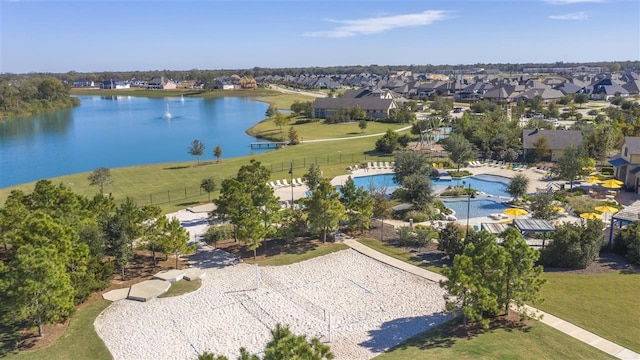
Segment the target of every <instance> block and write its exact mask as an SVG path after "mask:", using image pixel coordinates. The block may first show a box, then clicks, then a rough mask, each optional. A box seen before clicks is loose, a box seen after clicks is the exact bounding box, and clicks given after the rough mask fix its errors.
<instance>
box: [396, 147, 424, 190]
mask: <svg viewBox="0 0 640 360" xmlns="http://www.w3.org/2000/svg"><path fill="white" fill-rule="evenodd" d="M394 160H395V164H394V173H393V181H395V182H396V183H397V184H403V182H404V179H405V178H406V177H408V176H410V175H416V174H417V175H423V176H424V175H427V174H429V172H430V170H431V169H430V166H429V163H428V159H427V156H426V155H425V154H423V153H419V152H414V151H401V152H398V153H397V154H396V155H395V158H394Z"/></svg>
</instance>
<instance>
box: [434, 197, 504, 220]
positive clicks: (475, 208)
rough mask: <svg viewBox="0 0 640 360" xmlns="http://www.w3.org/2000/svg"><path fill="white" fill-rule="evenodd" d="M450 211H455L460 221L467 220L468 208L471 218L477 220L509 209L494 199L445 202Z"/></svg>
mask: <svg viewBox="0 0 640 360" xmlns="http://www.w3.org/2000/svg"><path fill="white" fill-rule="evenodd" d="M442 202H443V203H444V204H445V205H446V206H447V207H448V208H449V209H451V210H453V211H455V217H456V218H458V220H461V219H466V218H467V206H468V207H469V217H470V218H476V217H481V216H489V214H495V213H499V214H501V213H503V212H504V211H505V210H506V209H508V208H509V207H508V206H506V205H505V204H503V203H502V202H500V201H496V200H492V199H477V198H476V199H471V201H470V202H469V203H467V200H466V199H465V200H443V201H442Z"/></svg>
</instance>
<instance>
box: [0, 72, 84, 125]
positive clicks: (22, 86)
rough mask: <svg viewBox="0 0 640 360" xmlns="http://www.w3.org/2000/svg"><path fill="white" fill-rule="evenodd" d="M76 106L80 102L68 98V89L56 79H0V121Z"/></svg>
mask: <svg viewBox="0 0 640 360" xmlns="http://www.w3.org/2000/svg"><path fill="white" fill-rule="evenodd" d="M78 105H80V100H78V99H77V98H74V97H71V96H69V87H68V86H67V85H65V84H63V83H62V82H61V81H60V80H58V79H56V78H53V77H46V78H26V79H20V80H15V81H11V82H9V81H7V80H2V79H0V109H1V110H0V120H1V119H6V118H10V117H16V116H21V115H33V114H41V113H44V112H47V111H52V110H60V109H68V108H71V107H74V106H78Z"/></svg>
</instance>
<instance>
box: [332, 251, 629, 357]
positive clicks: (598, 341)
mask: <svg viewBox="0 0 640 360" xmlns="http://www.w3.org/2000/svg"><path fill="white" fill-rule="evenodd" d="M344 244H345V245H347V246H349V247H350V248H352V249H354V250H355V251H357V252H359V253H361V254H364V255H366V256H369V257H371V258H373V259H376V260H378V261H380V262H383V263H385V264H388V265H390V266H393V267H395V268H398V269H401V270H404V271H407V272H409V273H411V274H414V275H417V276H420V277H423V278H425V279H427V280H431V281H434V282H438V281H440V280H444V279H446V278H445V277H444V276H442V275H440V274H436V273H434V272H432V271H429V270H425V269H423V268H420V267H417V266H415V265H411V264H409V263H406V262H404V261H401V260H398V259H396V258H393V257H391V256H388V255H385V254H382V253H380V252H378V251H376V250H374V249H372V248H370V247H368V246H366V245H362V244H361V243H359V242H357V241H356V240H345V241H344ZM526 311H527V312H529V313H532V314H535V315H538V316H539V315H542V319H540V322H542V323H543V324H546V325H549V326H551V327H552V328H554V329H556V330H558V331H561V332H563V333H565V334H567V335H569V336H571V337H573V338H575V339H578V340H580V341H582V342H583V343H585V344H587V345H591V346H593V347H594V348H596V349H599V350H601V351H604V352H605V353H607V354H609V355H611V356H614V357H616V358H618V359H623V360H640V354H638V353H636V352H633V351H631V350H629V349H627V348H624V347H622V346H620V345H617V344H614V343H612V342H611V341H609V340H606V339H603V338H601V337H600V336H598V335H596V334H594V333H592V332H589V331H587V330H585V329H582V328H580V327H577V326H575V325H573V324H571V323H569V322H567V321H564V320H562V319H560V318H558V317H555V316H553V315H551V314H547V313H545V312H543V311H540V310H538V309H536V308H533V307H531V306H526Z"/></svg>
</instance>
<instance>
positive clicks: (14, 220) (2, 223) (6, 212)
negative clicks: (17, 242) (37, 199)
mask: <svg viewBox="0 0 640 360" xmlns="http://www.w3.org/2000/svg"><path fill="white" fill-rule="evenodd" d="M24 201H25V195H24V193H23V192H22V191H20V190H12V191H11V194H10V195H9V197H8V198H7V200H6V201H5V202H4V206H3V207H2V208H0V238H1V239H2V245H3V247H4V252H5V253H6V252H8V251H9V245H10V244H11V243H12V239H13V238H15V233H16V232H17V231H18V230H20V228H21V227H22V224H23V223H24V221H25V219H26V218H27V216H28V215H29V209H28V208H27V207H26V206H25V204H24Z"/></svg>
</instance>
